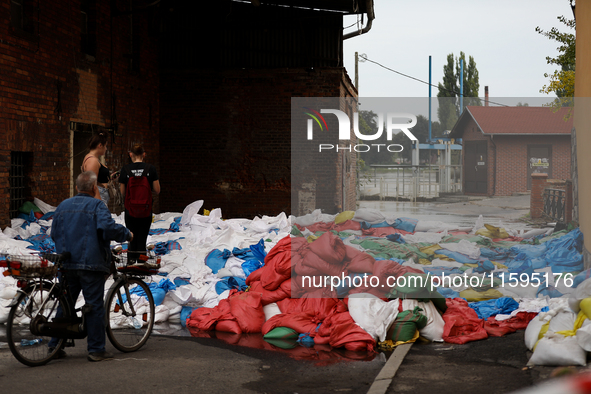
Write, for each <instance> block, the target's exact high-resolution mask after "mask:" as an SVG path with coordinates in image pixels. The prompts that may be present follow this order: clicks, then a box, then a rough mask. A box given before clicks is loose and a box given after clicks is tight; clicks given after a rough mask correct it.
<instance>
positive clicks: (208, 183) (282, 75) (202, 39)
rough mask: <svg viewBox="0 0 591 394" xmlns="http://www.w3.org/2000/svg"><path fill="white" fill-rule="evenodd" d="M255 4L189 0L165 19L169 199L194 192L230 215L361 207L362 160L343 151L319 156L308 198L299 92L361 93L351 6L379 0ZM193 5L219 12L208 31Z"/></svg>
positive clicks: (166, 203) (360, 8) (174, 203)
mask: <svg viewBox="0 0 591 394" xmlns="http://www.w3.org/2000/svg"><path fill="white" fill-rule="evenodd" d="M255 3H259V2H254V1H253V2H252V4H251V3H248V2H232V1H216V2H205V3H204V2H188V1H185V2H182V1H178V2H176V5H175V7H173V9H172V10H171V11H170V13H169V14H168V17H167V18H165V19H164V20H163V24H162V31H163V36H162V41H161V43H162V44H163V45H164V46H163V47H161V51H160V52H161V61H160V66H161V74H160V75H161V79H160V86H161V98H160V104H161V107H160V114H161V124H160V126H161V141H160V146H161V161H162V163H166V165H163V166H162V178H161V181H160V183H161V185H162V193H161V195H160V200H161V209H162V210H165V211H182V209H183V208H184V207H185V206H186V205H187V204H190V203H192V202H193V201H195V200H204V207H205V208H207V209H211V208H216V207H219V208H221V209H222V213H223V214H224V216H225V217H253V216H255V215H263V214H266V215H276V214H278V213H279V212H286V213H293V214H296V215H297V214H303V213H307V211H309V210H310V209H312V208H320V209H323V210H325V211H326V212H329V213H335V212H338V211H341V210H347V209H354V208H355V198H354V196H355V178H354V177H355V170H354V166H355V165H356V160H355V159H353V160H345V158H346V157H348V156H350V155H348V154H347V153H343V152H340V154H335V155H333V156H332V157H331V159H330V160H329V159H328V158H327V159H326V160H329V161H330V162H322V163H317V165H316V167H315V168H316V169H318V170H319V172H322V174H319V173H317V174H315V175H313V176H311V175H310V174H308V180H307V182H304V184H305V185H303V187H305V188H306V191H304V193H303V194H304V195H305V196H306V197H304V196H302V198H305V199H307V202H306V204H302V203H300V201H299V198H300V195H301V193H300V190H299V187H302V183H299V184H298V185H297V186H296V185H292V171H291V170H292V168H291V166H292V157H291V144H290V140H291V122H290V111H291V98H292V97H337V98H338V97H343V98H346V97H356V95H357V92H356V90H355V88H354V87H353V86H352V84H351V81H350V79H349V77H348V76H347V74H346V71H345V69H344V67H343V49H342V43H343V15H346V14H350V13H364V12H367V4H372V1H371V0H370V1H323V0H320V1H307V0H297V1H294V0H285V1H261V2H260V3H261V5H260V6H253V4H255ZM308 7H314V8H313V9H312V8H308ZM194 15H216V16H217V17H216V18H213V19H212V20H209V21H208V23H207V24H206V26H207V28H206V29H205V28H204V24H203V23H195V18H194ZM337 108H342V109H344V107H343V106H337ZM334 138H335V140H336V136H335V137H334ZM327 157H328V155H327ZM343 165H345V166H348V167H347V168H343ZM351 169H352V170H351ZM325 170H326V171H325ZM329 173H330V174H331V175H329ZM333 174H334V176H333ZM297 175H299V174H296V176H297ZM311 185H314V186H311ZM292 186H296V189H295V190H293V192H292ZM347 196H348V198H347ZM292 197H293V200H292ZM294 204H295V205H294ZM304 206H305V208H304ZM292 208H293V209H292ZM300 208H301V209H300Z"/></svg>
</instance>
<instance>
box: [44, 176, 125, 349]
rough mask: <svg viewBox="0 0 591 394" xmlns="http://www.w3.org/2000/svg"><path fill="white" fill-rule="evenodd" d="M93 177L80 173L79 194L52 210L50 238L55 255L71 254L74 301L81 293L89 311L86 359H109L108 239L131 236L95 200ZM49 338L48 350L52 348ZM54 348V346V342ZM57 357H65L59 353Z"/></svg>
mask: <svg viewBox="0 0 591 394" xmlns="http://www.w3.org/2000/svg"><path fill="white" fill-rule="evenodd" d="M96 182H97V179H96V174H95V173H94V172H92V171H86V172H83V173H81V174H80V175H79V176H78V178H77V179H76V190H77V191H78V195H76V196H75V197H72V198H68V199H67V200H64V201H62V203H61V204H59V206H58V207H57V209H56V210H55V213H54V215H53V223H52V225H51V238H52V239H53V240H54V242H55V249H56V253H64V252H70V253H71V255H72V257H71V258H70V260H68V261H66V262H65V263H64V267H65V268H66V269H67V271H66V275H67V279H68V284H69V290H70V294H71V297H72V300H73V302H76V300H77V299H78V296H79V295H80V291H82V294H83V296H84V300H85V302H86V304H87V305H91V306H92V309H91V310H90V312H88V313H87V314H86V315H85V319H86V326H87V331H88V340H87V341H88V360H89V361H102V360H107V359H112V358H113V355H112V354H110V353H108V352H107V351H106V350H105V340H106V333H105V307H104V301H103V295H104V291H105V281H106V279H107V277H108V276H109V273H110V267H111V249H110V244H111V240H114V241H117V242H125V241H131V240H132V239H133V233H132V232H131V231H129V230H128V229H127V228H125V226H122V225H120V224H117V223H116V222H115V220H113V218H112V217H111V212H109V209H108V208H107V206H106V205H105V204H103V202H102V201H101V200H98V199H96V198H94V196H95V192H96V189H97V183H96ZM52 342H54V340H53V339H52V340H51V341H50V343H49V347H50V348H51V347H52ZM53 346H55V343H53ZM59 357H65V352H64V351H63V349H62V350H60V352H59V353H58V358H59Z"/></svg>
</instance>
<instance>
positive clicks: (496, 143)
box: [462, 119, 571, 196]
mask: <svg viewBox="0 0 591 394" xmlns="http://www.w3.org/2000/svg"><path fill="white" fill-rule="evenodd" d="M463 141H464V146H465V145H466V144H465V142H466V141H487V155H488V172H487V190H488V194H489V195H491V196H492V195H494V196H509V195H511V194H512V193H516V192H526V191H527V190H528V189H527V184H528V176H529V175H528V167H529V163H528V145H551V146H552V163H551V164H552V174H551V178H555V179H570V164H571V163H570V161H571V145H570V135H569V134H568V135H564V136H544V135H532V136H503V135H495V136H494V137H493V139H491V138H490V136H486V135H483V134H482V133H481V132H480V131H479V130H478V128H477V126H476V124H475V123H474V121H473V120H472V119H471V120H470V122H469V124H468V126H467V127H466V130H465V132H464V135H463ZM463 157H464V156H462V159H463ZM462 164H463V165H465V163H464V162H462ZM495 172H496V173H495ZM463 179H464V180H465V175H464V178H463Z"/></svg>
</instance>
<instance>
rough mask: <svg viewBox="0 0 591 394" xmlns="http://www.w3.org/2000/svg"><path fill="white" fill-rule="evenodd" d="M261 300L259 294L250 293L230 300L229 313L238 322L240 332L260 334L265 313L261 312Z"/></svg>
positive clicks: (241, 294)
mask: <svg viewBox="0 0 591 394" xmlns="http://www.w3.org/2000/svg"><path fill="white" fill-rule="evenodd" d="M261 298H262V295H261V294H260V293H255V292H250V291H247V292H244V293H240V294H237V295H235V296H234V297H232V298H230V313H232V316H234V318H235V319H236V321H237V322H238V325H239V326H240V330H241V332H245V333H253V332H261V327H262V326H263V323H265V312H263V305H262V303H261ZM218 325H219V323H218ZM216 329H217V327H216ZM231 332H233V331H231Z"/></svg>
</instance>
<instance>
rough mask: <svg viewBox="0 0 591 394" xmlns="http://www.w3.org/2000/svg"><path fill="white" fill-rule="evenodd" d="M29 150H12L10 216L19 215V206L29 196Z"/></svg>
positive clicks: (9, 177) (9, 180)
mask: <svg viewBox="0 0 591 394" xmlns="http://www.w3.org/2000/svg"><path fill="white" fill-rule="evenodd" d="M28 158H29V154H28V153H27V152H10V173H9V175H8V182H9V190H10V212H9V214H10V218H11V219H13V218H15V217H17V216H18V214H19V210H18V209H19V208H20V207H21V206H22V205H23V204H24V203H25V201H27V200H28V199H29V198H28V197H29V196H28V194H29V188H28V182H27V168H28V165H29V159H28Z"/></svg>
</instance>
